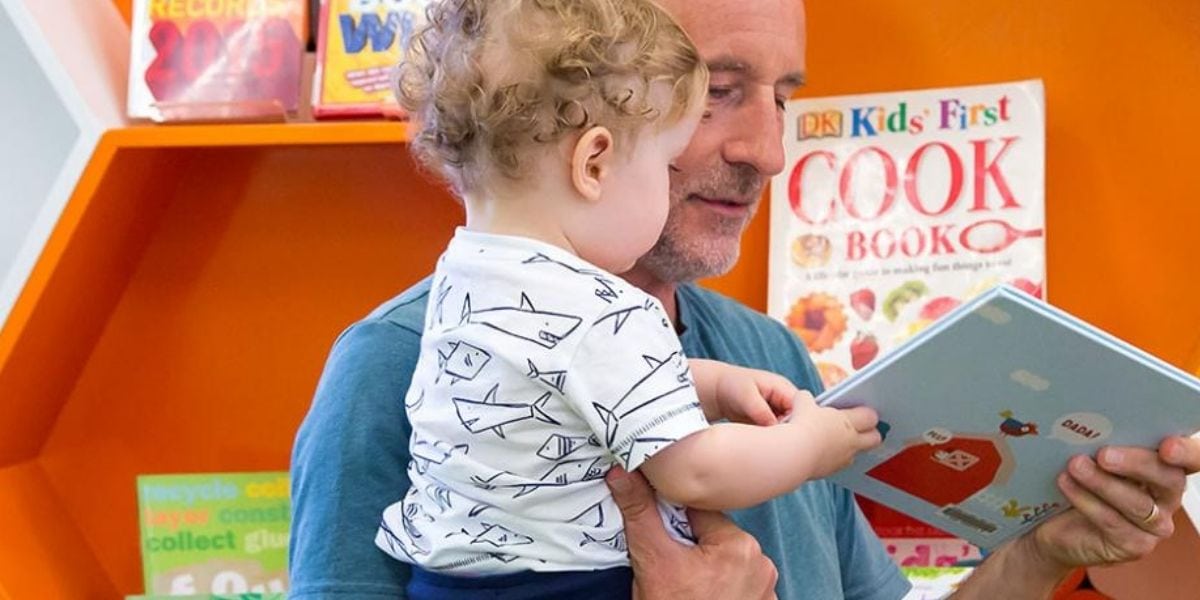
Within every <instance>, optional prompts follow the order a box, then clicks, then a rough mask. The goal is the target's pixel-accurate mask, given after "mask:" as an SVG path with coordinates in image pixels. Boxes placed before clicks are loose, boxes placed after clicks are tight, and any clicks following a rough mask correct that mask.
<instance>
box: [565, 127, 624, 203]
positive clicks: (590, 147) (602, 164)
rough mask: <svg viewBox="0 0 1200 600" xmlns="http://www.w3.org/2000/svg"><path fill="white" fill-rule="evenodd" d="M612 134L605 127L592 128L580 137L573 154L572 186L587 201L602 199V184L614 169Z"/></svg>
mask: <svg viewBox="0 0 1200 600" xmlns="http://www.w3.org/2000/svg"><path fill="white" fill-rule="evenodd" d="M613 153H614V150H613V136H612V132H610V131H609V130H608V129H606V128H604V127H592V128H591V129H588V130H587V131H585V132H583V135H581V136H579V141H578V142H576V143H575V151H574V152H572V153H571V184H572V185H574V186H575V190H576V191H577V192H579V194H580V195H582V196H583V197H584V198H585V199H587V200H589V201H592V202H595V201H597V200H599V199H600V190H601V184H602V183H603V181H604V179H605V178H606V177H608V173H609V171H610V170H611V169H612V164H613V160H614V156H613Z"/></svg>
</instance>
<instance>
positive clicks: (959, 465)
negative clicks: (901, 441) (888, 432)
mask: <svg viewBox="0 0 1200 600" xmlns="http://www.w3.org/2000/svg"><path fill="white" fill-rule="evenodd" d="M944 437H949V436H944ZM1014 466H1015V465H1014V464H1013V458H1012V454H1011V452H1009V448H1008V443H1007V442H1006V441H1004V438H1003V437H1001V436H997V435H991V434H956V435H954V436H953V437H949V439H948V440H947V441H945V442H943V443H930V442H929V441H928V440H927V439H918V440H912V441H911V442H910V443H909V445H908V446H907V447H906V448H904V449H903V450H901V451H900V452H897V453H896V454H895V455H894V456H892V457H891V458H889V459H887V460H885V461H883V462H882V463H879V464H878V465H876V466H875V467H874V468H873V469H871V470H870V471H867V475H868V476H870V477H872V478H874V479H878V480H879V481H882V482H883V483H886V484H888V485H890V486H892V487H894V488H897V489H900V490H903V491H905V492H907V493H909V494H911V495H913V496H916V497H917V498H920V499H922V500H925V501H926V502H929V503H930V504H933V505H935V506H939V507H944V506H949V505H951V504H961V503H962V502H964V501H966V500H967V499H968V498H970V497H971V496H974V495H975V494H977V493H979V492H981V491H983V490H984V489H986V488H987V487H988V486H990V485H992V484H993V483H997V484H1003V483H1006V482H1007V481H1008V478H1009V476H1010V475H1011V474H1012V472H1013V468H1014Z"/></svg>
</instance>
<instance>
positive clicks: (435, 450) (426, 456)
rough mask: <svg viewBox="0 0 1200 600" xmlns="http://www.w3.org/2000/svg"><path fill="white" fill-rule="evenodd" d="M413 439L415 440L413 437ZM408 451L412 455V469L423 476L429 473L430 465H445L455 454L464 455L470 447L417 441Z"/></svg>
mask: <svg viewBox="0 0 1200 600" xmlns="http://www.w3.org/2000/svg"><path fill="white" fill-rule="evenodd" d="M413 439H414V440H417V438H416V436H415V435H414V436H413ZM409 450H410V452H411V453H412V461H413V463H412V464H413V467H414V468H415V469H416V470H417V473H419V474H421V475H424V474H425V473H427V472H429V466H430V465H440V464H442V463H445V462H446V461H447V460H449V459H450V457H451V456H454V455H455V454H464V455H465V454H466V453H467V451H468V450H470V446H468V445H466V444H457V445H454V446H451V445H450V444H448V443H446V442H436V441H435V442H429V441H425V440H417V441H415V442H414V443H413V445H412V448H410V449H409Z"/></svg>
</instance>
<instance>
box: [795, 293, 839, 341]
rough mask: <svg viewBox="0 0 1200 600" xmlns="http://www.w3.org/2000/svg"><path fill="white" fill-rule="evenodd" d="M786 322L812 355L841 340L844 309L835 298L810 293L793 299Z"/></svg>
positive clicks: (823, 294)
mask: <svg viewBox="0 0 1200 600" xmlns="http://www.w3.org/2000/svg"><path fill="white" fill-rule="evenodd" d="M787 325H788V327H789V328H791V330H792V331H793V332H794V333H795V334H796V335H798V336H800V339H801V340H804V345H805V346H807V347H808V350H809V351H810V352H812V353H814V354H816V353H820V352H824V351H826V350H828V349H830V348H832V347H833V346H834V344H836V343H838V341H839V340H841V339H842V335H843V334H845V333H846V312H845V311H844V310H843V309H842V303H841V302H839V301H838V299H837V298H834V297H833V296H830V295H829V294H825V293H822V292H814V293H812V294H809V295H807V296H803V297H801V298H799V299H797V300H796V303H795V304H793V305H792V310H791V311H789V313H788V316H787Z"/></svg>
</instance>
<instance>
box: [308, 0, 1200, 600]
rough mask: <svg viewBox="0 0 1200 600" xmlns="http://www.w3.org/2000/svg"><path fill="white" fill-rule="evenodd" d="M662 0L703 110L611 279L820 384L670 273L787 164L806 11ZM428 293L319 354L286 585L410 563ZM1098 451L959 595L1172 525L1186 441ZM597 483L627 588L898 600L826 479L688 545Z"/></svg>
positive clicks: (1030, 590) (726, 349) (1115, 548)
mask: <svg viewBox="0 0 1200 600" xmlns="http://www.w3.org/2000/svg"><path fill="white" fill-rule="evenodd" d="M660 1H661V2H662V4H663V5H664V6H665V7H666V8H667V9H668V10H670V11H671V12H672V13H673V14H674V15H676V17H677V18H678V19H679V20H680V22H681V24H682V25H683V27H684V29H685V30H686V31H687V32H688V33H689V34H690V35H691V36H692V38H693V40H694V41H695V42H696V44H697V46H698V47H699V49H700V51H701V54H702V55H703V58H704V59H705V61H706V62H707V63H708V65H709V68H710V71H711V73H712V80H711V84H710V92H709V107H708V112H707V115H706V117H705V121H704V122H703V123H702V124H701V126H700V128H699V129H698V130H697V132H696V134H695V136H694V137H693V139H692V142H691V145H690V146H689V147H688V149H687V151H686V152H685V153H684V155H683V156H681V157H680V158H679V159H678V160H677V161H676V164H675V165H674V169H673V172H672V181H671V185H672V208H671V213H670V217H669V218H668V223H667V226H666V229H665V231H664V232H663V235H662V237H661V240H660V242H659V243H658V245H657V246H656V247H655V248H654V250H652V251H651V252H650V254H648V255H647V256H646V257H645V258H644V259H643V260H642V261H641V262H640V263H639V264H638V266H637V267H635V269H634V270H633V271H632V272H631V273H629V274H628V275H627V276H626V277H627V279H629V280H630V281H631V282H633V283H634V284H636V285H638V286H639V287H642V288H643V289H645V290H647V291H648V292H650V293H652V294H654V295H655V296H657V297H658V298H659V299H660V300H661V301H662V302H663V304H664V306H665V307H666V308H667V310H668V312H669V313H670V315H671V318H672V320H673V321H674V322H675V324H676V328H677V330H679V331H680V339H681V342H682V343H683V346H684V350H685V351H686V352H687V353H688V354H689V355H690V356H694V357H698V358H716V359H721V360H726V361H729V362H733V363H739V364H745V365H748V366H754V367H758V368H764V369H769V370H773V371H776V372H779V373H782V374H784V375H785V376H787V377H789V378H790V379H792V380H793V381H794V382H795V383H796V385H798V386H799V387H801V388H805V389H809V390H811V391H812V392H813V393H814V394H815V393H819V392H820V388H819V386H820V383H819V380H818V379H817V377H816V375H815V373H814V372H813V369H812V365H811V361H810V360H809V358H808V356H807V354H806V353H805V352H804V351H803V348H802V347H801V346H800V344H799V342H798V341H797V340H796V339H795V337H793V336H792V335H790V334H789V333H788V332H787V331H786V330H785V329H784V328H783V327H782V326H780V325H778V324H777V323H774V322H773V321H770V320H769V319H767V318H766V317H763V316H762V315H759V314H756V313H753V312H752V311H749V310H747V309H745V308H743V307H740V306H739V305H736V304H735V303H734V302H732V301H730V300H727V299H724V298H722V297H720V296H719V295H716V294H712V293H710V292H705V291H703V290H700V289H699V288H697V287H695V286H693V285H690V284H686V283H684V282H688V281H692V280H694V279H697V278H700V277H706V276H711V275H715V274H718V273H722V272H724V271H726V270H728V269H729V268H730V267H732V265H733V263H734V262H735V261H736V259H737V253H738V247H739V242H740V238H741V234H742V232H743V230H744V229H745V226H746V223H747V222H748V221H749V219H750V217H751V216H752V215H753V213H754V211H755V209H756V208H757V204H758V201H759V197H760V196H761V192H762V189H763V187H764V185H765V183H766V181H767V180H768V178H769V177H771V176H772V175H773V174H775V173H777V172H779V171H780V170H781V169H782V168H783V167H784V156H783V147H782V120H781V119H782V115H783V111H782V107H783V102H784V101H785V100H786V99H787V98H788V97H789V96H790V95H791V94H792V92H794V91H795V90H796V89H797V88H798V87H799V86H800V85H801V84H802V83H803V80H804V76H805V56H804V12H803V6H802V5H801V3H800V1H799V0H756V1H755V2H734V1H732V0H660ZM428 291H429V282H428V281H425V282H422V283H420V284H418V285H417V286H414V288H413V289H411V290H409V291H407V292H405V293H404V294H402V295H401V296H400V297H398V298H397V299H395V300H393V301H391V302H389V303H387V304H385V305H384V306H382V307H380V309H378V310H376V311H375V313H373V314H372V315H371V316H370V317H368V318H367V319H366V320H364V321H363V322H361V323H359V324H357V325H355V326H354V327H352V328H351V329H350V330H348V331H347V332H346V333H345V334H343V336H342V337H341V338H340V339H339V340H338V342H337V344H336V345H335V347H334V349H333V351H332V353H331V355H330V359H329V363H328V365H327V367H326V372H325V375H324V377H323V378H322V381H321V384H320V387H319V388H318V390H317V394H316V399H315V400H314V403H313V407H312V411H311V413H310V414H309V416H308V418H307V419H306V420H305V423H304V425H303V426H302V427H301V430H300V432H299V434H298V436H297V440H296V448H295V453H294V456H293V482H292V485H293V502H294V517H293V531H292V535H293V538H292V548H291V552H292V557H291V559H292V560H291V570H292V571H291V577H292V581H291V583H292V590H293V592H292V595H293V596H294V597H298V598H318V597H320V598H325V597H333V598H339V597H340V598H351V597H353V598H358V597H371V596H387V597H395V596H401V595H403V589H404V587H403V586H404V583H405V581H407V571H406V568H407V567H406V566H405V565H403V564H401V563H399V562H397V561H394V560H392V559H391V558H389V557H387V556H386V555H384V554H383V553H382V552H379V551H378V550H376V548H375V547H374V544H373V543H372V540H373V538H374V535H375V529H376V527H377V525H378V522H379V516H380V514H381V513H382V511H383V508H384V507H385V506H386V505H387V504H388V503H390V502H391V501H393V500H394V499H395V498H398V497H400V496H402V495H403V494H404V492H405V491H406V489H407V487H408V479H407V476H406V475H405V469H406V467H407V462H408V452H407V444H408V434H409V430H408V425H407V422H406V421H405V419H404V407H403V402H402V400H403V397H404V393H405V391H406V389H407V387H408V381H409V379H410V377H411V374H412V370H413V367H414V365H415V361H416V356H417V348H418V345H419V339H420V331H421V324H422V322H423V317H424V309H425V302H426V299H427V295H428ZM433 458H435V459H436V457H433ZM1099 460H1100V462H1099V464H1097V463H1096V462H1094V461H1092V460H1091V459H1089V458H1086V457H1077V458H1076V459H1074V460H1073V461H1072V462H1071V464H1070V467H1069V469H1068V472H1067V473H1064V474H1063V475H1062V476H1061V477H1060V481H1059V484H1060V487H1061V489H1062V490H1063V492H1064V493H1065V494H1066V495H1067V497H1068V499H1070V500H1071V502H1072V504H1073V505H1074V510H1070V511H1067V512H1066V513H1063V514H1061V515H1059V516H1056V517H1055V518H1053V519H1051V520H1049V521H1048V522H1046V523H1045V524H1044V525H1042V526H1041V527H1039V528H1037V529H1036V530H1034V531H1033V532H1031V533H1029V534H1027V535H1026V536H1024V537H1022V538H1020V539H1018V540H1016V541H1014V542H1011V543H1009V544H1007V545H1005V546H1002V547H1000V548H998V549H997V550H996V552H995V553H993V554H992V555H991V556H990V557H989V558H988V560H986V561H985V562H984V563H983V565H981V566H980V568H979V569H978V570H977V572H976V574H975V575H974V576H973V577H971V578H970V579H969V580H968V581H967V583H966V584H965V585H964V586H963V587H962V589H961V590H960V591H959V593H958V595H959V596H961V597H967V598H970V597H980V598H1037V597H1043V596H1046V595H1047V594H1048V593H1049V591H1050V590H1051V589H1053V587H1054V585H1055V584H1056V583H1057V582H1058V581H1059V580H1060V579H1061V578H1062V577H1063V576H1064V575H1066V574H1067V573H1068V572H1069V571H1070V570H1071V569H1072V568H1073V567H1075V566H1079V565H1088V564H1105V563H1112V562H1120V561H1125V560H1132V559H1136V558H1138V557H1141V556H1144V555H1146V554H1147V553H1149V552H1150V551H1151V550H1152V549H1153V548H1154V547H1155V546H1156V545H1157V543H1158V542H1159V541H1160V540H1162V539H1164V538H1165V537H1167V536H1169V535H1170V534H1171V533H1172V521H1171V515H1172V514H1173V513H1174V512H1175V511H1176V510H1178V508H1179V506H1180V502H1181V497H1182V490H1183V482H1184V469H1185V468H1186V469H1187V470H1193V471H1194V470H1197V469H1198V468H1200V443H1198V442H1195V441H1192V440H1181V439H1171V440H1167V441H1166V442H1164V444H1163V446H1162V447H1161V448H1160V449H1159V453H1158V454H1157V455H1156V454H1155V453H1154V452H1151V451H1147V450H1141V449H1129V448H1121V449H1116V448H1109V449H1105V450H1104V451H1102V452H1101V453H1100V455H1099ZM1171 465H1176V466H1171ZM609 483H610V487H611V488H612V491H613V494H614V497H615V498H616V500H617V502H618V504H619V505H620V506H621V508H622V513H623V516H624V518H625V521H626V530H627V536H628V545H629V551H630V556H631V562H632V563H633V567H634V573H635V593H636V594H637V595H638V596H639V597H640V598H643V599H651V598H701V597H703V598H739V599H740V598H770V597H773V596H774V595H775V594H776V593H778V595H779V596H780V597H784V598H871V599H875V598H878V599H895V598H900V597H901V596H903V595H904V593H905V590H906V589H907V584H906V583H905V582H904V580H903V578H902V577H901V576H900V574H899V571H898V570H897V569H896V567H895V566H894V565H893V564H892V563H891V562H890V560H889V559H888V557H887V556H886V554H885V553H884V551H883V549H882V547H881V545H880V544H879V541H878V539H877V538H875V537H874V535H873V534H872V533H871V532H870V529H869V527H868V526H867V525H866V522H865V519H863V517H862V515H861V513H860V512H858V510H857V507H856V506H855V505H854V503H853V500H852V498H851V497H850V494H849V493H847V492H845V491H844V490H841V489H838V488H836V487H834V486H832V485H830V484H827V483H824V482H813V483H809V484H806V485H804V486H802V487H801V488H800V489H799V490H797V491H796V492H794V493H792V494H789V495H786V496H783V497H781V498H778V499H776V500H774V501H772V502H769V503H767V504H765V505H762V506H759V507H755V508H752V509H748V510H745V511H736V512H735V513H733V514H732V515H731V517H732V520H731V519H730V518H726V517H724V516H723V515H719V514H714V513H707V512H704V511H693V512H692V515H691V516H692V525H693V529H694V532H695V533H696V534H697V536H698V537H699V539H700V543H699V545H698V546H696V547H694V548H689V547H684V546H681V545H678V544H676V543H675V542H674V541H672V540H671V539H670V538H669V537H668V536H667V534H666V532H665V531H664V530H663V527H662V524H661V521H660V520H659V518H658V514H657V512H656V510H655V509H654V502H653V497H652V494H651V491H650V490H649V488H648V486H647V485H646V483H645V480H644V479H642V478H641V476H640V475H638V474H625V473H622V472H620V471H619V470H614V472H613V473H611V474H610V476H609ZM735 524H736V525H735Z"/></svg>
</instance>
